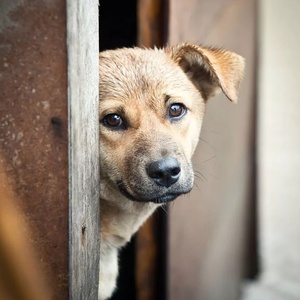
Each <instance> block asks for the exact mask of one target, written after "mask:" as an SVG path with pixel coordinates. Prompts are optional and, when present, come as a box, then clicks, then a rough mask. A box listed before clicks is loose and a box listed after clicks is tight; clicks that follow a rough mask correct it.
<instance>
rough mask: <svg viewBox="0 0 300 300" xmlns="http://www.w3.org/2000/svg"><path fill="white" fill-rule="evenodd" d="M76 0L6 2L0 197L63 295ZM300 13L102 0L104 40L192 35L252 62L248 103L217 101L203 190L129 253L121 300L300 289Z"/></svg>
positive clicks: (201, 0)
mask: <svg viewBox="0 0 300 300" xmlns="http://www.w3.org/2000/svg"><path fill="white" fill-rule="evenodd" d="M66 9H67V8H66V4H65V1H63V0H47V1H46V0H43V1H37V0H34V1H26V0H24V1H17V0H14V1H0V59H1V61H0V95H1V99H0V159H1V164H2V165H3V166H2V169H1V170H0V173H1V174H2V175H3V176H2V177H0V180H1V182H0V187H1V189H0V193H2V194H3V195H6V194H7V193H8V192H7V190H9V193H8V194H9V195H10V190H12V191H13V192H12V194H13V196H7V197H2V198H0V209H1V205H2V207H4V203H5V201H7V200H2V199H7V198H9V199H14V200H12V201H11V203H14V204H13V205H15V207H16V209H15V210H16V211H17V212H18V213H17V215H20V213H19V212H20V211H23V219H24V220H23V219H22V217H20V218H21V219H22V222H24V223H26V224H27V225H28V227H29V228H30V229H31V233H30V234H31V238H30V239H28V240H29V241H30V242H28V243H29V244H31V246H32V245H33V248H35V249H34V251H36V253H38V254H37V255H36V257H37V259H36V260H37V261H38V262H39V264H40V266H39V267H38V269H39V271H42V272H43V273H44V274H45V278H47V279H45V282H48V287H49V289H50V290H52V294H53V295H54V296H53V297H52V298H53V299H67V295H68V235H67V233H68V231H67V226H68V224H67V220H68V191H67V188H68V186H67V185H68V179H67V174H68V169H67V151H68V149H67V126H66V124H67V122H68V121H67V110H66V107H67V102H66V94H67V77H66V59H67V57H66V43H65V39H66V29H65V21H66ZM91 9H96V8H95V7H92V8H91ZM299 13H300V2H299V1H297V0H285V1H283V0H215V1H208V0H185V1H182V0H127V1H116V0H100V8H99V22H100V39H99V45H100V50H106V49H115V48H119V47H132V46H136V45H138V46H146V47H153V46H154V45H156V46H158V47H162V46H163V45H165V44H170V45H174V44H177V43H182V42H190V43H195V44H203V45H208V46H218V47H223V48H226V49H228V50H231V51H234V52H236V53H238V54H240V55H242V56H243V57H245V59H246V73H245V78H244V81H243V84H242V86H241V90H240V94H239V101H238V104H233V103H230V102H229V101H228V100H227V99H226V98H225V96H223V95H219V96H217V97H215V98H214V99H211V100H210V101H209V103H208V107H207V113H206V115H205V119H204V124H203V128H202V133H201V138H200V142H199V145H198V147H197V150H196V153H195V155H194V159H193V162H194V169H195V176H196V180H195V187H194V189H193V191H192V192H191V194H189V195H187V196H184V197H181V198H180V199H178V200H176V201H175V202H173V203H171V204H170V205H169V206H168V207H166V208H164V209H159V210H158V211H157V212H156V213H155V215H154V216H153V217H152V218H150V220H149V221H148V222H147V223H146V224H145V225H144V226H143V228H142V229H141V230H140V232H139V233H138V234H137V235H136V236H135V238H134V239H133V240H132V242H131V243H130V244H129V245H128V246H127V247H126V248H124V249H123V251H122V253H121V256H120V264H121V273H120V276H119V284H118V286H119V288H118V290H117V292H116V293H115V295H114V296H113V299H114V300H118V299H126V300H127V299H130V300H135V299H136V300H299V299H300V250H299V249H300V218H299V213H300V92H299V82H300V60H299V58H298V55H299V49H300V18H299ZM38 103H39V104H38ZM37 116H39V117H37ZM54 117H55V118H54ZM33 127H34V130H32V128H33ZM37 145H38V146H37ZM45 145H46V146H45ZM6 182H9V184H7V183H6ZM3 211H4V210H2V212H3ZM0 217H1V218H2V216H1V213H0ZM17 219H19V218H18V217H17ZM11 220H13V217H12V219H11ZM0 223H1V222H0ZM58 228H59V230H58ZM8 232H9V231H8ZM8 232H6V231H0V298H1V296H2V294H1V291H5V293H6V295H8V294H9V292H7V291H6V290H5V289H4V288H3V285H4V286H7V284H8V283H7V282H9V281H8V279H7V278H8V277H7V276H5V275H6V274H8V273H6V271H2V272H1V269H2V270H7V272H14V271H11V270H14V266H13V264H12V265H11V266H10V267H7V266H6V268H7V269H5V268H4V267H3V266H4V262H6V261H7V259H6V256H5V255H7V254H5V255H4V254H3V253H4V251H2V252H1V249H4V248H3V247H4V246H2V245H6V244H7V243H8V236H10V234H11V233H8ZM23 242H24V241H23ZM23 242H22V243H23ZM24 243H25V244H26V241H25V242H24ZM1 247H2V248H1ZM12 247H13V246H12ZM16 247H17V248H18V249H19V248H20V247H18V246H16ZM28 251H29V250H28ZM11 253H13V252H11ZM15 255H18V252H16V254H15ZM19 255H20V254H19ZM28 257H31V254H28ZM30 259H32V258H30ZM32 265H35V263H33V264H32ZM32 265H31V266H32ZM24 269H25V272H26V269H28V270H29V271H30V272H31V273H30V274H32V278H33V279H32V282H33V286H34V281H35V278H36V276H37V275H36V274H39V273H35V271H32V269H30V267H26V264H25V265H24ZM38 277H39V276H38ZM3 278H6V279H5V280H6V281H5V280H4V279H3ZM9 278H11V277H9ZM13 278H15V279H12V280H15V281H16V282H19V281H20V279H18V276H15V277H13ZM21 281H22V280H21ZM5 282H6V283H5ZM1 283H2V284H1ZM3 283H5V284H3ZM29 285H30V283H29ZM22 289H23V287H22V286H21V285H20V290H21V291H22ZM53 291H54V292H53ZM33 292H34V291H33ZM24 293H25V292H24ZM39 293H40V291H36V295H39ZM48 293H49V292H48V290H47V291H46V288H45V295H46V294H47V295H48ZM3 295H4V292H3ZM11 295H13V294H11ZM5 297H6V298H4V296H3V297H2V298H1V299H16V298H13V297H14V296H11V297H10V298H9V296H5ZM28 297H29V298H26V297H25V296H24V298H23V299H34V298H33V296H28ZM30 297H31V298H30ZM36 297H37V298H36V299H39V296H36ZM47 297H48V296H45V299H46V298H47ZM18 299H22V298H20V297H19V298H18Z"/></svg>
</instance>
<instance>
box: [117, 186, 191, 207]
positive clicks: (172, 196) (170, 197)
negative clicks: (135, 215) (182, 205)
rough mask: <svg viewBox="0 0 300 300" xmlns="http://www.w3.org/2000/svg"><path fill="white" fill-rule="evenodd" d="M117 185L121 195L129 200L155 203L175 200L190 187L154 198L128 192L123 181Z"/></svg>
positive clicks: (187, 191)
mask: <svg viewBox="0 0 300 300" xmlns="http://www.w3.org/2000/svg"><path fill="white" fill-rule="evenodd" d="M118 187H119V190H120V192H121V194H122V195H124V196H125V197H126V198H127V199H129V200H131V201H136V202H153V203H156V204H163V203H167V202H171V201H173V200H175V199H176V198H177V197H179V196H180V195H183V194H187V193H189V192H190V191H191V189H189V190H186V191H180V192H167V193H165V194H163V195H161V196H158V197H154V198H146V197H141V196H139V197H136V196H134V195H132V194H131V193H129V192H128V190H127V189H126V187H125V185H124V183H123V182H118Z"/></svg>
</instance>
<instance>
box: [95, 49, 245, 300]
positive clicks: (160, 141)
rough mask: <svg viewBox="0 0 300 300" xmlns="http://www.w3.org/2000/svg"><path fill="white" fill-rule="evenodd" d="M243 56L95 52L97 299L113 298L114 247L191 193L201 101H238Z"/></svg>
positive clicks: (192, 52) (156, 51)
mask: <svg viewBox="0 0 300 300" xmlns="http://www.w3.org/2000/svg"><path fill="white" fill-rule="evenodd" d="M243 72H244V59H243V58H242V57H240V56H239V55H237V54H235V53H232V52H229V51H225V50H219V49H215V48H204V47H200V46H196V45H190V44H183V45H178V46H175V47H169V48H165V49H154V50H153V49H140V48H134V49H119V50H113V51H105V52H102V53H100V140H101V145H100V167H101V202H100V204H101V246H100V282H99V300H104V299H108V298H110V296H111V295H112V293H113V291H114V289H115V287H116V279H117V275H118V250H119V249H120V248H121V247H122V246H124V245H125V244H126V243H127V242H128V241H129V240H130V238H131V236H132V235H133V234H134V233H135V232H136V231H137V230H138V228H139V227H140V226H141V225H142V224H143V222H144V221H145V220H146V219H147V218H148V217H149V215H151V214H152V213H153V211H154V210H155V209H156V208H157V207H158V206H160V205H162V204H164V203H167V202H169V201H172V200H174V199H176V198H177V197H178V196H179V195H182V194H186V193H189V192H190V191H191V189H192V187H193V181H194V175H193V168H192V165H191V157H192V155H193V152H194V150H195V147H196V145H197V142H198V138H199V133H200V129H201V125H202V120H203V116H204V112H205V106H206V101H207V100H208V99H209V98H210V97H212V96H214V95H215V94H216V93H217V92H219V91H222V92H223V93H224V94H225V95H226V96H227V98H228V99H229V100H231V101H233V102H236V101H237V93H238V89H239V85H240V82H241V79H242V77H243Z"/></svg>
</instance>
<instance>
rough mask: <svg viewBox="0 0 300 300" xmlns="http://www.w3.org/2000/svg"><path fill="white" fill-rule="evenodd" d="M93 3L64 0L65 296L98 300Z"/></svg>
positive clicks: (95, 11)
mask: <svg viewBox="0 0 300 300" xmlns="http://www.w3.org/2000/svg"><path fill="white" fill-rule="evenodd" d="M98 41H99V35H98V2H97V1H96V0H88V1H79V0H67V45H68V92H69V95H68V97H69V239H70V240H69V272H70V277H69V280H70V282H69V294H70V299H72V300H74V299H91V300H93V299H97V295H98V280H99V188H100V183H99V181H100V176H99V124H98V112H99V99H98V88H99V78H98V77H99V76H98V52H99V42H98Z"/></svg>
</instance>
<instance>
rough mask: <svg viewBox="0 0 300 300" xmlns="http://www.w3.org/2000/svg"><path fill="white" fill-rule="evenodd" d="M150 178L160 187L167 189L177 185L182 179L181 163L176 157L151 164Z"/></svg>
mask: <svg viewBox="0 0 300 300" xmlns="http://www.w3.org/2000/svg"><path fill="white" fill-rule="evenodd" d="M146 170H147V174H148V176H149V177H150V178H151V179H152V180H153V181H154V182H155V183H156V184H157V185H159V186H164V187H166V188H168V187H170V186H171V185H172V184H174V183H176V182H177V181H178V179H179V177H180V173H181V169H180V164H179V161H178V160H177V159H176V158H174V157H167V158H163V159H160V160H156V161H154V162H151V163H150V164H149V165H148V166H147V167H146Z"/></svg>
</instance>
